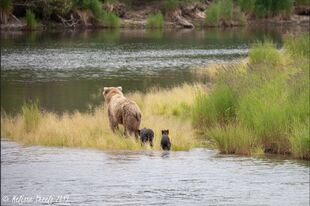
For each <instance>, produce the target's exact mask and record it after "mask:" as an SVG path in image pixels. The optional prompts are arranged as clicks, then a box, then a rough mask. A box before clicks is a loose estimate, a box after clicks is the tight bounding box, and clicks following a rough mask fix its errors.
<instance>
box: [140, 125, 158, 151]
mask: <svg viewBox="0 0 310 206" xmlns="http://www.w3.org/2000/svg"><path fill="white" fill-rule="evenodd" d="M138 134H139V136H140V140H141V142H142V143H143V144H146V143H147V142H149V143H150V146H151V147H153V139H154V131H153V130H152V129H149V128H143V129H141V130H138Z"/></svg>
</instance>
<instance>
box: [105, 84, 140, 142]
mask: <svg viewBox="0 0 310 206" xmlns="http://www.w3.org/2000/svg"><path fill="white" fill-rule="evenodd" d="M102 94H103V96H104V99H105V101H106V103H107V105H108V116H109V123H110V127H111V129H112V131H113V132H115V130H116V129H118V124H122V125H123V126H124V135H125V136H126V137H127V136H128V135H130V136H133V135H134V136H135V137H136V138H138V135H139V132H138V130H139V127H140V122H141V111H140V109H139V107H138V105H137V104H136V103H135V102H134V101H131V100H129V99H127V98H126V97H124V95H123V92H122V87H104V89H103V93H102Z"/></svg>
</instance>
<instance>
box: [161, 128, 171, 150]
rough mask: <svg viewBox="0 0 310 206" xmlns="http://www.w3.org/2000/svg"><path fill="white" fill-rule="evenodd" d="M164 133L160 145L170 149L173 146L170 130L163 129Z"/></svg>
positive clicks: (164, 148)
mask: <svg viewBox="0 0 310 206" xmlns="http://www.w3.org/2000/svg"><path fill="white" fill-rule="evenodd" d="M161 134H162V138H161V142H160V146H161V148H162V149H163V150H170V147H171V142H170V138H169V136H168V135H169V130H162V131H161Z"/></svg>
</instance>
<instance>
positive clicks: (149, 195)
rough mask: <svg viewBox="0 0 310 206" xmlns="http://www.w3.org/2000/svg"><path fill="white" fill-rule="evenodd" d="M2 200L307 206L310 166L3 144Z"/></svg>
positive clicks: (194, 153) (200, 154)
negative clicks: (4, 198)
mask: <svg viewBox="0 0 310 206" xmlns="http://www.w3.org/2000/svg"><path fill="white" fill-rule="evenodd" d="M1 195H2V201H1V203H2V204H3V205H17V204H16V203H15V202H14V201H13V198H14V196H15V200H16V201H17V199H18V197H19V198H20V199H21V200H24V202H23V204H22V205H43V203H45V204H46V205H48V204H52V205H74V206H78V205H81V206H87V205H92V206H93V205H281V206H283V205H309V165H308V164H307V162H305V161H296V160H283V159H279V158H273V159H270V158H269V159H267V158H254V157H239V156H230V155H220V154H218V153H217V151H215V150H207V149H193V150H191V151H188V152H172V151H170V152H161V151H138V152H136V151H98V150H87V149H68V148H47V147H39V146H32V147H22V146H20V145H18V144H17V143H14V142H10V141H7V140H2V141H1ZM22 195H24V196H22ZM4 196H5V197H6V198H7V199H6V201H5V202H4V201H3V197H4ZM38 197H39V198H38ZM26 198H28V200H29V199H30V198H33V199H32V200H29V201H28V202H27V201H26ZM43 198H46V201H45V202H44V199H43ZM57 198H58V199H57ZM61 198H62V199H61ZM2 204H1V205H2Z"/></svg>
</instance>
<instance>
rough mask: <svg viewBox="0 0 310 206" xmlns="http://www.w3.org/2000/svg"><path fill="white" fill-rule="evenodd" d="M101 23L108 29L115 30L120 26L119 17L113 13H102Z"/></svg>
mask: <svg viewBox="0 0 310 206" xmlns="http://www.w3.org/2000/svg"><path fill="white" fill-rule="evenodd" d="M103 21H104V23H105V25H106V26H108V27H110V28H116V27H119V25H120V20H119V17H118V16H116V14H114V13H113V12H108V11H105V12H103Z"/></svg>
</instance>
